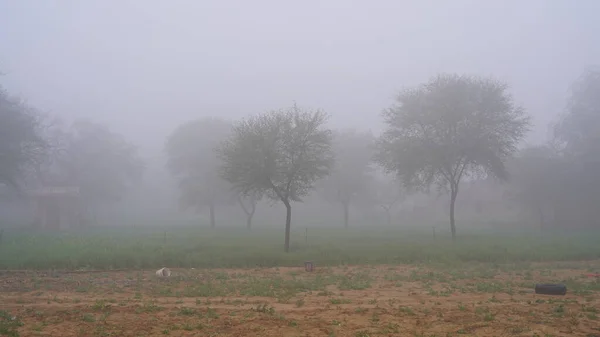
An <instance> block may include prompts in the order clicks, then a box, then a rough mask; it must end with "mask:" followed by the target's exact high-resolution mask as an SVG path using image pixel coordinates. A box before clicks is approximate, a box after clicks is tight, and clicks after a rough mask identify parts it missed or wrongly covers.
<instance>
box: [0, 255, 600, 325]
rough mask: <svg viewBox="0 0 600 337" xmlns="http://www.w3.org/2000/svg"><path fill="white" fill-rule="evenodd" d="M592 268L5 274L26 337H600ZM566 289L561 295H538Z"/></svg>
mask: <svg viewBox="0 0 600 337" xmlns="http://www.w3.org/2000/svg"><path fill="white" fill-rule="evenodd" d="M598 267H600V261H593V262H586V263H563V264H560V265H559V264H556V263H554V264H539V265H527V266H514V265H512V266H490V265H479V266H476V267H469V268H460V269H452V268H450V267H438V268H427V267H415V266H366V267H336V268H317V269H316V270H315V271H314V272H311V273H309V272H305V271H304V269H303V268H302V267H300V268H272V269H244V270H193V269H186V270H183V269H181V270H173V275H172V276H171V277H170V278H168V279H159V278H157V277H156V276H155V275H154V271H144V272H138V271H130V272H82V273H60V272H49V273H15V272H0V310H3V311H5V312H7V313H9V314H10V315H11V316H14V317H15V320H18V321H21V322H22V323H23V325H22V326H21V327H19V328H18V332H19V333H20V335H21V336H65V337H68V336H165V335H168V336H311V337H312V336H353V337H367V336H586V337H593V336H600V320H599V319H598V316H599V315H600V296H599V295H600V282H599V281H598V279H597V278H596V277H593V276H590V275H589V274H591V273H593V272H598ZM544 282H565V283H566V284H567V285H568V286H569V292H568V294H567V295H566V296H543V295H536V294H534V293H533V285H534V284H535V283H544Z"/></svg>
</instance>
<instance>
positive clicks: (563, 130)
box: [555, 68, 600, 162]
mask: <svg viewBox="0 0 600 337" xmlns="http://www.w3.org/2000/svg"><path fill="white" fill-rule="evenodd" d="M555 136H556V140H557V141H558V142H560V144H561V145H563V147H564V151H565V152H566V153H567V154H568V155H570V156H573V157H576V159H578V160H581V161H587V162H590V161H593V162H600V69H595V68H589V69H586V70H585V71H584V72H583V74H582V75H581V76H580V78H579V79H577V80H576V81H575V82H574V83H573V86H572V89H571V95H570V97H569V101H568V103H567V109H566V113H565V114H564V115H563V116H562V118H561V120H560V121H559V123H558V124H557V125H556V127H555Z"/></svg>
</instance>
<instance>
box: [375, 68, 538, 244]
mask: <svg viewBox="0 0 600 337" xmlns="http://www.w3.org/2000/svg"><path fill="white" fill-rule="evenodd" d="M507 88H508V87H507V85H506V84H503V83H500V82H498V81H495V80H493V79H488V78H478V77H470V76H458V75H438V76H437V77H434V78H432V79H431V80H430V81H429V82H427V83H425V84H423V85H421V86H418V87H416V88H411V89H406V90H403V91H401V92H400V94H399V95H398V96H397V98H396V101H397V104H396V105H394V106H392V107H391V108H389V109H387V110H385V111H384V112H383V117H384V118H385V123H386V124H387V129H386V130H385V132H384V133H383V135H382V136H381V138H380V140H379V151H378V154H377V156H376V159H377V161H378V162H379V163H380V164H381V166H382V167H383V168H384V169H385V170H386V171H387V172H393V173H395V174H397V175H398V177H399V178H400V179H401V180H402V181H403V183H404V184H405V185H406V186H407V187H416V188H422V189H428V188H429V187H430V186H431V185H432V184H434V185H437V186H438V187H439V188H443V189H448V190H449V191H450V229H451V232H452V238H453V239H455V238H456V226H455V221H454V207H455V202H456V197H457V195H458V192H459V185H460V181H461V179H463V178H464V177H466V176H469V175H475V174H483V175H491V176H495V177H497V178H500V179H505V178H506V177H507V174H506V168H505V165H504V161H505V160H506V159H507V158H508V157H509V156H511V154H513V153H514V152H515V150H516V147H517V145H518V143H519V142H520V141H521V140H522V138H523V137H524V135H525V133H526V131H527V129H528V125H529V119H528V117H527V116H526V114H525V112H524V110H523V109H521V108H520V107H518V106H516V105H515V104H514V102H513V100H512V97H511V96H510V95H509V93H508V92H507Z"/></svg>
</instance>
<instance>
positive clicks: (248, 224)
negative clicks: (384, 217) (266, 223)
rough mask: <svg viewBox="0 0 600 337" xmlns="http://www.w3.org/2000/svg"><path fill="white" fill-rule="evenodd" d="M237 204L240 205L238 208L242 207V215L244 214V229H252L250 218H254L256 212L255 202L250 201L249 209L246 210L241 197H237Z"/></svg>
mask: <svg viewBox="0 0 600 337" xmlns="http://www.w3.org/2000/svg"><path fill="white" fill-rule="evenodd" d="M238 203H239V204H240V206H242V210H243V211H244V214H246V228H247V229H252V217H254V212H256V200H254V199H252V200H251V203H250V206H252V208H251V209H248V208H246V205H244V201H243V200H242V197H241V196H238Z"/></svg>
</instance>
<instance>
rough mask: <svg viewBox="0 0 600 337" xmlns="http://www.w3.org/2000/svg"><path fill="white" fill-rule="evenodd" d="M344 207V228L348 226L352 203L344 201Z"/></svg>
mask: <svg viewBox="0 0 600 337" xmlns="http://www.w3.org/2000/svg"><path fill="white" fill-rule="evenodd" d="M342 205H343V207H344V228H348V219H349V217H350V205H349V203H348V202H342Z"/></svg>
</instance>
